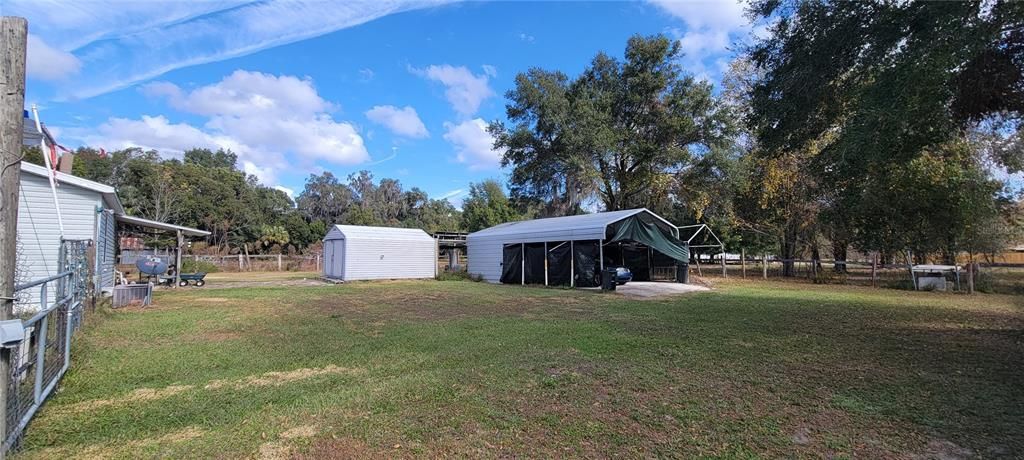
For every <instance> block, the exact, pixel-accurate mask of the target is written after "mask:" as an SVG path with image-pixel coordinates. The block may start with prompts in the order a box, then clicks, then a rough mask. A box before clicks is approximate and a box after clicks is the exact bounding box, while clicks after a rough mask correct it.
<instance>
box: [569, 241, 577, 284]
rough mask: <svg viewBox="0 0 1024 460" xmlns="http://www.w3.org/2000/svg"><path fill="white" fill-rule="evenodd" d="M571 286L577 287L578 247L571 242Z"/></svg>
mask: <svg viewBox="0 0 1024 460" xmlns="http://www.w3.org/2000/svg"><path fill="white" fill-rule="evenodd" d="M569 286H570V287H576V248H575V246H574V245H573V242H572V241H570V242H569Z"/></svg>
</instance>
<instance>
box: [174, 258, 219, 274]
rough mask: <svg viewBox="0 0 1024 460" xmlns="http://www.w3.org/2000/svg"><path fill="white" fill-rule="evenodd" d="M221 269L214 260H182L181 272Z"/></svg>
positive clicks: (205, 271)
mask: <svg viewBox="0 0 1024 460" xmlns="http://www.w3.org/2000/svg"><path fill="white" fill-rule="evenodd" d="M219 271H220V269H219V268H217V266H216V265H214V264H213V263H212V262H207V261H205V260H183V261H181V272H182V273H199V272H203V273H216V272H219Z"/></svg>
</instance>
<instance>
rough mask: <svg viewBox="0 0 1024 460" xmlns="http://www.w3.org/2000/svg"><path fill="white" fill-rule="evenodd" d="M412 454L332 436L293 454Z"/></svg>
mask: <svg viewBox="0 0 1024 460" xmlns="http://www.w3.org/2000/svg"><path fill="white" fill-rule="evenodd" d="M410 457H412V454H411V453H410V452H408V451H403V450H401V449H394V448H392V449H383V448H374V447H372V446H370V445H369V444H367V443H366V442H364V441H360V440H358V439H353V438H349V437H340V438H336V437H331V438H327V439H320V440H317V441H315V442H314V443H313V445H312V447H310V449H309V451H308V452H303V453H299V454H296V455H294V456H293V458H296V459H328V460H353V459H364V458H410Z"/></svg>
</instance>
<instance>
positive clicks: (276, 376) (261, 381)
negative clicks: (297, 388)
mask: <svg viewBox="0 0 1024 460" xmlns="http://www.w3.org/2000/svg"><path fill="white" fill-rule="evenodd" d="M360 372H362V370H357V369H349V368H346V367H338V366H335V365H333V364H332V365H328V366H326V367H319V368H304V369H295V370H292V371H280V372H278V371H274V372H267V373H265V374H260V375H253V376H249V377H246V378H243V379H241V380H227V379H225V380H213V381H211V382H210V383H207V384H206V386H204V387H203V388H205V389H207V390H216V389H220V388H235V389H242V388H246V387H253V386H270V385H284V384H286V383H291V382H295V381H298V380H305V379H308V378H312V377H318V376H321V375H341V374H356V373H360Z"/></svg>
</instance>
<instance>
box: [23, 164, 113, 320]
mask: <svg viewBox="0 0 1024 460" xmlns="http://www.w3.org/2000/svg"><path fill="white" fill-rule="evenodd" d="M57 199H58V200H59V201H60V207H61V214H62V217H63V221H64V237H65V238H67V239H77V240H93V241H95V239H96V219H97V213H96V209H97V207H101V206H102V205H103V197H102V195H101V194H100V193H97V192H93V191H91V190H86V189H84V188H80V187H76V186H74V185H70V184H61V185H60V186H59V187H58V188H57ZM59 255H60V227H59V226H58V224H57V212H56V209H55V208H54V205H53V196H52V195H51V193H50V184H49V181H48V180H47V179H46V178H45V177H39V176H36V175H33V174H26V173H22V175H21V183H20V188H19V190H18V262H17V268H18V274H17V276H18V280H17V282H18V283H25V282H29V281H34V280H37V279H41V278H46V277H48V276H52V275H56V274H57V269H58V267H57V259H58V257H59ZM51 293H52V290H51ZM29 294H30V296H31V299H30V301H31V302H32V303H37V302H38V301H39V291H38V290H36V289H32V290H31V291H30V293H29ZM47 297H49V300H53V296H52V294H51V295H48V296H47Z"/></svg>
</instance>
